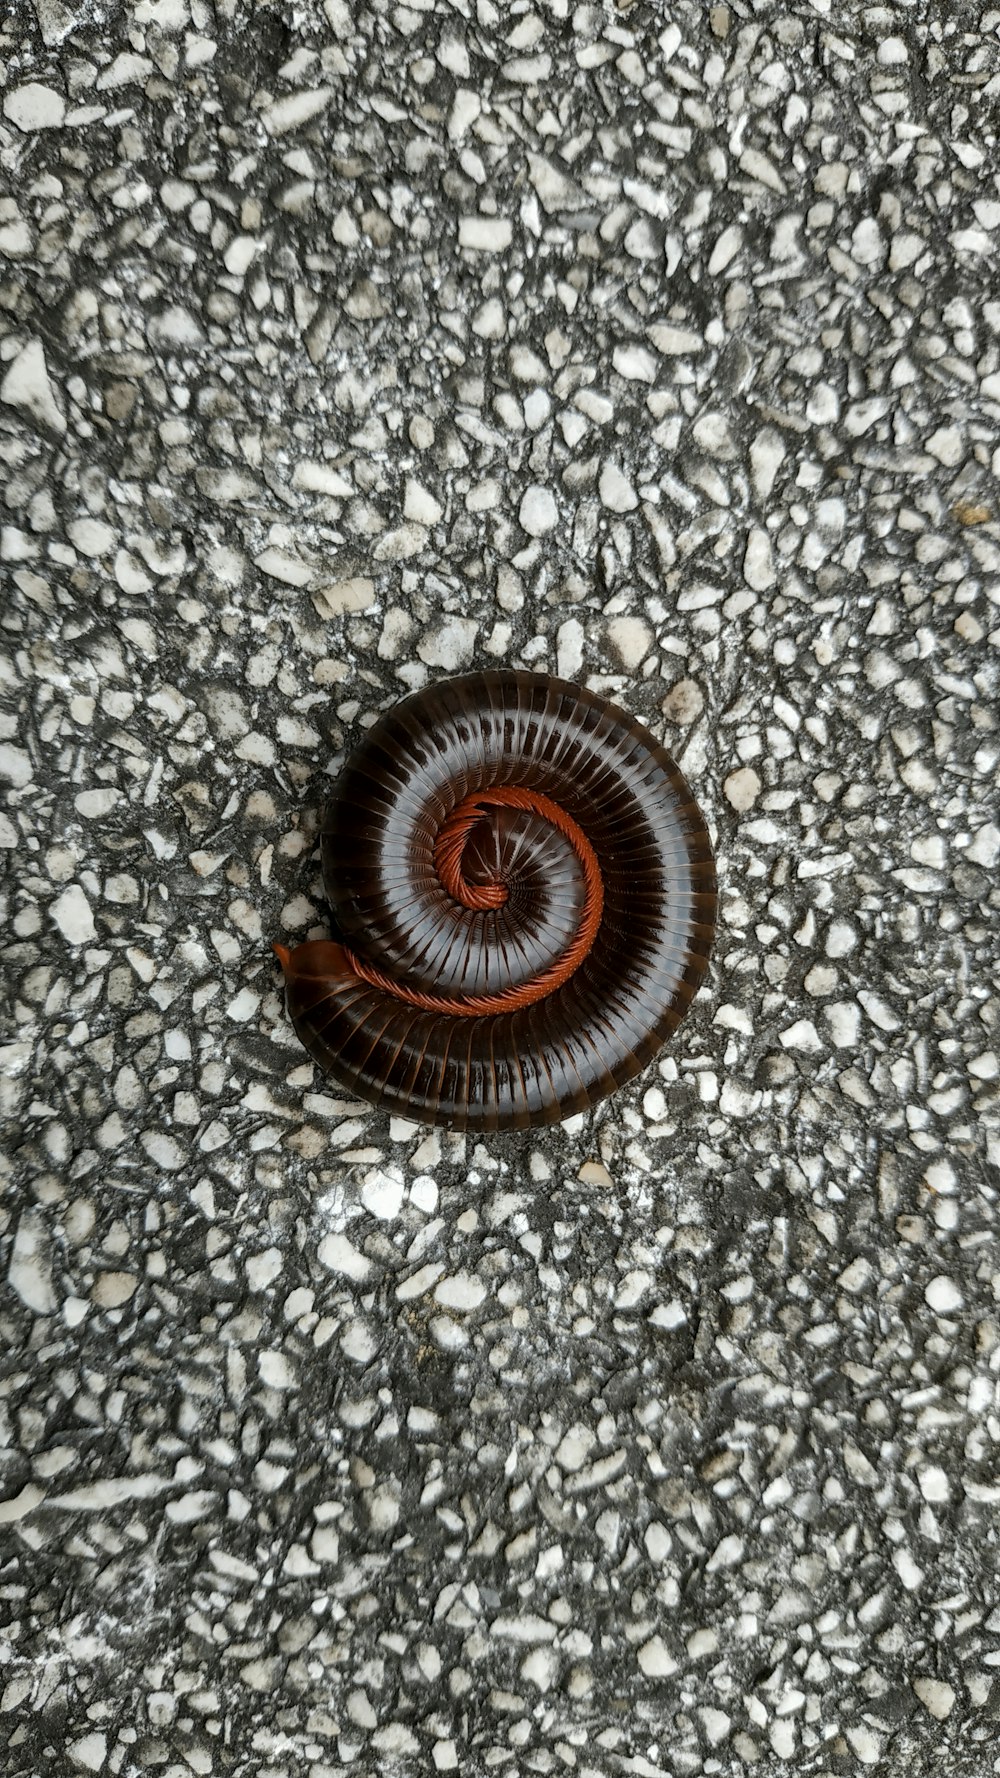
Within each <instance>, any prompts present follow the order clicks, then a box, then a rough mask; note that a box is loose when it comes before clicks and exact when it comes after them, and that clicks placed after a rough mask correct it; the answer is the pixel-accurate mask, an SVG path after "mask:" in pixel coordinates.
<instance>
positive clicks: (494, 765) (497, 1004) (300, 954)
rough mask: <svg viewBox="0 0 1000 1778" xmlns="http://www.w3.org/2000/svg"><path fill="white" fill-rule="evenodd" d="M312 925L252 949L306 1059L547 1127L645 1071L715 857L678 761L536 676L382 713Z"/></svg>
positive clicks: (465, 1115)
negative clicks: (280, 986) (276, 963)
mask: <svg viewBox="0 0 1000 1778" xmlns="http://www.w3.org/2000/svg"><path fill="white" fill-rule="evenodd" d="M322 853H323V874H324V879H325V883H326V888H327V893H328V895H329V899H330V904H331V909H332V913H333V919H334V923H335V929H336V937H335V938H333V939H329V940H318V941H311V942H309V943H306V944H302V945H299V946H297V947H296V949H294V950H291V951H289V950H288V949H287V948H286V947H285V946H284V945H275V947H274V949H275V951H276V952H277V954H278V957H279V959H280V961H281V964H282V968H283V970H284V974H285V984H286V992H287V1001H288V1010H289V1015H290V1017H291V1020H292V1023H293V1025H294V1027H295V1030H296V1031H297V1033H298V1035H299V1037H300V1038H301V1040H302V1042H303V1043H304V1044H305V1046H306V1048H307V1049H308V1050H309V1052H310V1054H311V1055H312V1056H313V1057H314V1058H315V1060H316V1061H317V1062H318V1063H319V1065H320V1067H321V1068H322V1069H324V1070H325V1071H327V1072H328V1073H330V1074H331V1075H333V1076H334V1077H335V1078H336V1079H337V1080H338V1081H339V1082H340V1083H341V1084H342V1086H343V1087H345V1088H347V1089H348V1090H349V1091H350V1092H351V1093H352V1094H355V1095H358V1096H360V1097H361V1098H363V1099H368V1100H371V1101H372V1102H373V1103H375V1104H377V1105H380V1106H382V1107H383V1108H384V1109H386V1110H389V1111H392V1112H395V1113H398V1114H401V1115H402V1116H404V1117H408V1118H412V1119H414V1120H418V1121H423V1122H427V1123H439V1124H446V1125H449V1126H451V1127H452V1128H454V1129H467V1130H512V1129H525V1128H527V1127H529V1126H531V1125H536V1124H549V1123H556V1122H558V1121H559V1120H560V1119H562V1118H567V1117H570V1116H571V1115H572V1114H573V1113H574V1112H579V1111H584V1110H586V1109H587V1108H588V1107H590V1106H593V1105H596V1104H597V1103H598V1101H599V1100H601V1099H603V1098H604V1097H605V1096H606V1095H607V1094H608V1093H611V1092H613V1091H614V1090H615V1089H616V1088H617V1087H620V1086H622V1085H624V1083H625V1082H626V1081H628V1080H631V1079H632V1078H633V1077H634V1076H635V1075H636V1074H638V1073H639V1072H640V1071H641V1070H642V1069H643V1068H645V1067H646V1065H647V1063H649V1062H650V1061H651V1060H652V1058H653V1056H655V1054H656V1052H657V1051H658V1050H659V1048H660V1047H661V1045H662V1044H663V1043H664V1042H665V1040H666V1039H667V1038H668V1037H669V1036H670V1034H671V1033H672V1032H673V1031H674V1030H675V1029H676V1027H677V1025H678V1024H679V1023H680V1021H681V1019H682V1018H683V1016H684V1014H685V1012H686V1011H687V1008H688V1006H689V1005H690V1003H691V1001H692V999H693V998H694V995H695V992H696V990H697V988H698V984H699V982H700V981H701V979H702V977H703V975H704V973H705V970H706V968H707V965H708V960H709V956H710V953H711V947H712V937H713V933H714V929H715V914H716V883H715V865H714V861H713V857H712V848H711V844H710V841H709V836H708V832H707V829H706V827H705V823H704V820H703V819H702V816H701V812H700V810H699V808H698V806H697V804H696V802H695V800H694V797H693V796H692V794H691V791H690V790H689V788H688V785H687V783H686V782H685V780H684V778H683V776H682V774H681V772H680V770H679V769H678V767H677V766H676V765H675V763H674V761H673V760H672V759H671V757H670V755H669V754H668V753H667V752H666V751H665V749H664V748H663V747H661V746H660V745H659V744H658V743H657V742H656V741H655V740H654V738H653V736H652V735H651V734H650V733H649V731H648V730H647V729H645V728H644V727H643V726H642V725H641V723H639V722H637V721H636V720H635V719H634V718H633V717H631V716H628V715H627V714H626V713H625V712H624V711H623V710H620V709H618V708H617V706H615V705H614V704H610V703H607V702H605V701H604V700H603V699H602V698H599V697H597V696H595V695H594V694H593V693H591V692H589V691H585V690H584V689H583V688H582V687H581V686H577V685H570V684H567V683H566V682H565V681H563V680H560V679H550V678H547V677H546V676H544V675H542V674H536V673H521V672H513V671H511V672H502V671H501V672H486V673H472V674H468V675H462V676H461V677H458V678H453V679H443V680H439V681H438V682H437V683H436V684H433V685H430V686H427V687H426V688H425V689H424V690H422V691H418V692H414V693H413V694H412V695H411V696H410V697H407V698H404V699H403V701H402V702H401V703H399V704H397V705H396V706H395V707H394V708H393V709H391V710H390V711H389V712H388V714H387V715H385V716H383V717H382V718H381V719H380V720H379V721H378V722H377V723H376V724H375V726H374V727H373V728H372V729H370V730H369V732H368V734H367V736H366V737H365V739H364V741H363V742H362V743H361V745H360V747H359V748H358V750H357V751H356V752H355V753H354V754H353V756H352V757H351V758H350V759H349V760H348V763H347V765H346V767H345V769H344V772H343V774H342V776H341V777H340V779H339V780H338V783H337V786H336V789H335V793H334V796H333V799H332V801H331V803H330V805H329V808H328V810H327V814H326V819H325V822H324V826H323V835H322Z"/></svg>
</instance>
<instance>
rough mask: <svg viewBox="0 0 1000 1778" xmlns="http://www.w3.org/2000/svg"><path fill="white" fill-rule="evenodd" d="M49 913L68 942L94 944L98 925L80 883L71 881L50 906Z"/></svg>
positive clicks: (72, 943)
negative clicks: (95, 923)
mask: <svg viewBox="0 0 1000 1778" xmlns="http://www.w3.org/2000/svg"><path fill="white" fill-rule="evenodd" d="M49 913H50V914H51V915H52V918H53V920H54V921H55V923H56V925H57V926H58V928H59V930H60V932H61V933H62V935H63V938H64V939H65V940H66V942H67V944H71V945H86V944H92V943H93V941H94V939H95V938H96V937H97V927H96V926H95V925H94V916H93V914H92V912H91V908H90V903H89V901H88V900H87V897H86V896H85V895H84V893H83V890H82V889H81V888H80V885H79V883H70V884H69V885H68V886H67V887H66V888H65V889H64V890H63V892H62V894H61V895H59V896H57V897H56V899H55V901H54V902H53V903H52V905H51V907H50V908H49Z"/></svg>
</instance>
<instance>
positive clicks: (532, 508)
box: [517, 486, 559, 537]
mask: <svg viewBox="0 0 1000 1778" xmlns="http://www.w3.org/2000/svg"><path fill="white" fill-rule="evenodd" d="M517 516H518V519H519V521H520V524H521V529H522V530H523V531H527V533H528V536H529V537H544V536H545V534H546V532H548V531H554V530H555V527H556V525H557V524H558V523H559V508H558V506H557V505H556V502H555V497H554V495H553V494H552V493H551V492H550V490H549V489H548V488H540V487H538V486H533V487H530V488H529V489H528V491H527V493H526V494H525V496H524V498H523V500H522V501H521V505H520V508H519V511H518V515H517Z"/></svg>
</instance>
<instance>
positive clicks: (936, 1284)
mask: <svg viewBox="0 0 1000 1778" xmlns="http://www.w3.org/2000/svg"><path fill="white" fill-rule="evenodd" d="M924 1297H925V1299H926V1301H927V1304H928V1306H929V1307H930V1308H932V1309H933V1310H934V1313H935V1315H953V1314H954V1313H955V1312H956V1310H958V1309H960V1308H961V1307H962V1304H963V1302H964V1301H965V1298H964V1297H963V1295H962V1292H961V1291H960V1290H959V1288H958V1285H957V1284H956V1283H955V1281H954V1279H952V1278H946V1277H945V1275H944V1273H939V1274H938V1276H937V1277H936V1278H932V1279H931V1281H930V1283H929V1284H928V1286H927V1289H926V1290H925V1291H924Z"/></svg>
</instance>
